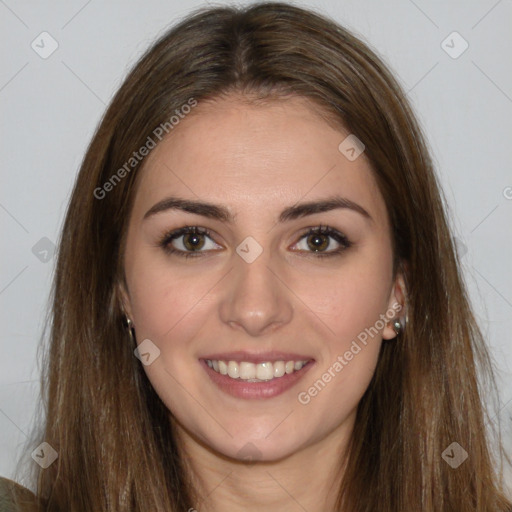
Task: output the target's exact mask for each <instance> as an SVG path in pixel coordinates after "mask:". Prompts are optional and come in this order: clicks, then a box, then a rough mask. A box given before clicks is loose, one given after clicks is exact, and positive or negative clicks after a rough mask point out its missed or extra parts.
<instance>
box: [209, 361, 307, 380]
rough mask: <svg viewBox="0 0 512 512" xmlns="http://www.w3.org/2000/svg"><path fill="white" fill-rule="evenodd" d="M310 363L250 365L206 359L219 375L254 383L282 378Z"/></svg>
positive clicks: (244, 362)
mask: <svg viewBox="0 0 512 512" xmlns="http://www.w3.org/2000/svg"><path fill="white" fill-rule="evenodd" d="M307 362H308V361H307V360H306V361H286V362H285V361H274V362H273V363H272V362H270V361H267V362H265V363H258V364H254V363H249V362H246V361H241V362H240V363H237V362H236V361H229V362H226V361H216V360H210V359H206V363H207V364H208V366H209V367H210V368H213V370H215V371H216V372H217V373H220V374H222V375H228V376H229V377H231V378H232V379H242V380H248V381H252V382H258V381H263V380H272V379H274V378H276V377H282V376H283V375H284V374H285V373H293V372H294V371H295V370H300V369H301V368H302V367H303V366H304V365H305V364H306V363H307Z"/></svg>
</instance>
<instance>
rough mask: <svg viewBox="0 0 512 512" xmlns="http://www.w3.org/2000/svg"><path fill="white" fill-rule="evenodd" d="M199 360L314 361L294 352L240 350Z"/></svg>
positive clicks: (252, 361)
mask: <svg viewBox="0 0 512 512" xmlns="http://www.w3.org/2000/svg"><path fill="white" fill-rule="evenodd" d="M199 359H209V360H211V361H235V362H237V363H240V362H242V361H246V362H248V363H254V364H257V363H265V362H269V361H270V362H274V361H285V362H286V361H310V360H313V358H312V357H311V356H306V355H303V354H296V353H292V352H280V351H270V352H244V351H243V350H238V351H236V352H222V353H216V354H209V355H205V356H201V357H200V358H199Z"/></svg>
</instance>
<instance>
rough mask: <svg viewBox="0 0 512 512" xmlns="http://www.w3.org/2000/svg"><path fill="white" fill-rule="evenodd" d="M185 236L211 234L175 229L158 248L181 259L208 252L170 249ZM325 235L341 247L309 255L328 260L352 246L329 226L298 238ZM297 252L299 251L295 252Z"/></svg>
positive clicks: (194, 227)
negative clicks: (174, 242)
mask: <svg viewBox="0 0 512 512" xmlns="http://www.w3.org/2000/svg"><path fill="white" fill-rule="evenodd" d="M186 234H197V235H206V236H207V237H209V238H211V232H210V230H208V229H206V228H201V227H199V226H185V227H182V228H179V229H175V230H174V231H170V232H168V233H166V234H165V235H164V236H163V237H162V238H161V240H160V241H159V242H158V245H159V247H161V248H162V249H163V250H164V251H165V252H166V253H167V254H175V255H176V256H179V257H181V258H191V257H192V258H196V257H198V256H199V255H200V254H201V253H202V252H208V251H182V250H181V249H175V248H174V247H172V245H170V244H171V242H172V241H173V240H175V239H177V238H179V237H180V236H183V235H186ZM317 234H321V235H326V236H330V237H332V238H334V240H336V242H338V243H339V244H341V246H342V247H340V248H338V249H336V250H334V251H329V252H320V251H319V252H314V251H306V252H310V253H311V254H313V255H315V257H317V258H330V257H334V256H340V255H341V254H342V253H343V252H344V251H345V250H346V249H348V248H349V247H351V246H352V245H353V243H352V242H350V241H349V239H348V238H347V237H346V236H345V235H343V234H341V233H340V232H339V231H337V230H335V229H333V228H331V227H329V226H323V225H320V226H316V227H313V228H310V229H309V230H308V231H306V232H305V233H303V234H302V235H301V237H300V238H299V241H300V240H302V239H303V238H306V237H308V236H309V235H317ZM297 252H299V251H297Z"/></svg>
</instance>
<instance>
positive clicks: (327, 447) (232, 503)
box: [177, 418, 354, 512]
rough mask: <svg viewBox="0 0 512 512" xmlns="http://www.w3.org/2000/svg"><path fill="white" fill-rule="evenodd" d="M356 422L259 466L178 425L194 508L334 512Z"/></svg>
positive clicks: (220, 511)
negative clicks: (224, 452) (226, 453)
mask: <svg viewBox="0 0 512 512" xmlns="http://www.w3.org/2000/svg"><path fill="white" fill-rule="evenodd" d="M353 419H354V418H352V419H351V420H347V421H346V422H344V424H343V426H341V427H340V428H338V429H337V430H336V431H333V432H331V433H328V434H327V435H326V436H325V437H323V438H322V439H319V440H317V441H315V442H312V443H311V444H308V445H307V446H305V447H303V448H301V449H299V450H297V451H295V452H293V453H291V454H290V455H289V456H287V457H284V458H282V459H280V460H275V461H265V460H262V461H257V462H245V461H239V460H235V459H232V458H229V457H225V456H223V455H222V454H220V453H218V452H216V451H214V450H212V449H211V448H209V447H208V446H206V445H204V444H203V443H201V442H200V441H198V440H197V439H196V438H194V437H193V436H191V435H190V433H189V432H187V431H185V430H184V429H183V428H182V427H181V426H179V425H178V432H177V433H178V437H179V440H180V445H181V446H182V451H183V453H184V456H183V460H184V462H185V464H186V466H187V470H188V472H189V474H190V475H191V481H192V484H193V486H194V491H195V492H196V495H197V503H194V509H193V510H196V511H198V512H225V511H226V510H229V511H230V512H242V511H243V512H256V511H257V512H261V510H265V509H266V507H269V510H271V509H273V510H279V511H280V512H297V511H300V510H315V511H318V512H332V511H333V510H335V504H336V500H337V497H338V490H339V487H340V484H341V479H342V477H343V466H344V463H345V462H346V460H345V458H344V457H343V453H344V452H345V449H346V447H347V444H348V441H349V436H350V434H351V431H352V426H353ZM193 510H190V511H189V512H193Z"/></svg>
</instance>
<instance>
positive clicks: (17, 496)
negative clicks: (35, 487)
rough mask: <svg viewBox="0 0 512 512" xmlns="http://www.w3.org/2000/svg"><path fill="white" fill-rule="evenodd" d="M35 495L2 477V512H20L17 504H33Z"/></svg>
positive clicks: (0, 485) (0, 479)
mask: <svg viewBox="0 0 512 512" xmlns="http://www.w3.org/2000/svg"><path fill="white" fill-rule="evenodd" d="M34 498H35V496H34V493H32V492H31V491H29V490H28V489H26V488H25V487H23V486H22V485H20V484H18V483H16V482H14V481H12V480H9V479H7V478H2V477H0V512H18V510H19V509H18V507H17V506H16V503H18V504H22V503H33V502H34Z"/></svg>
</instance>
